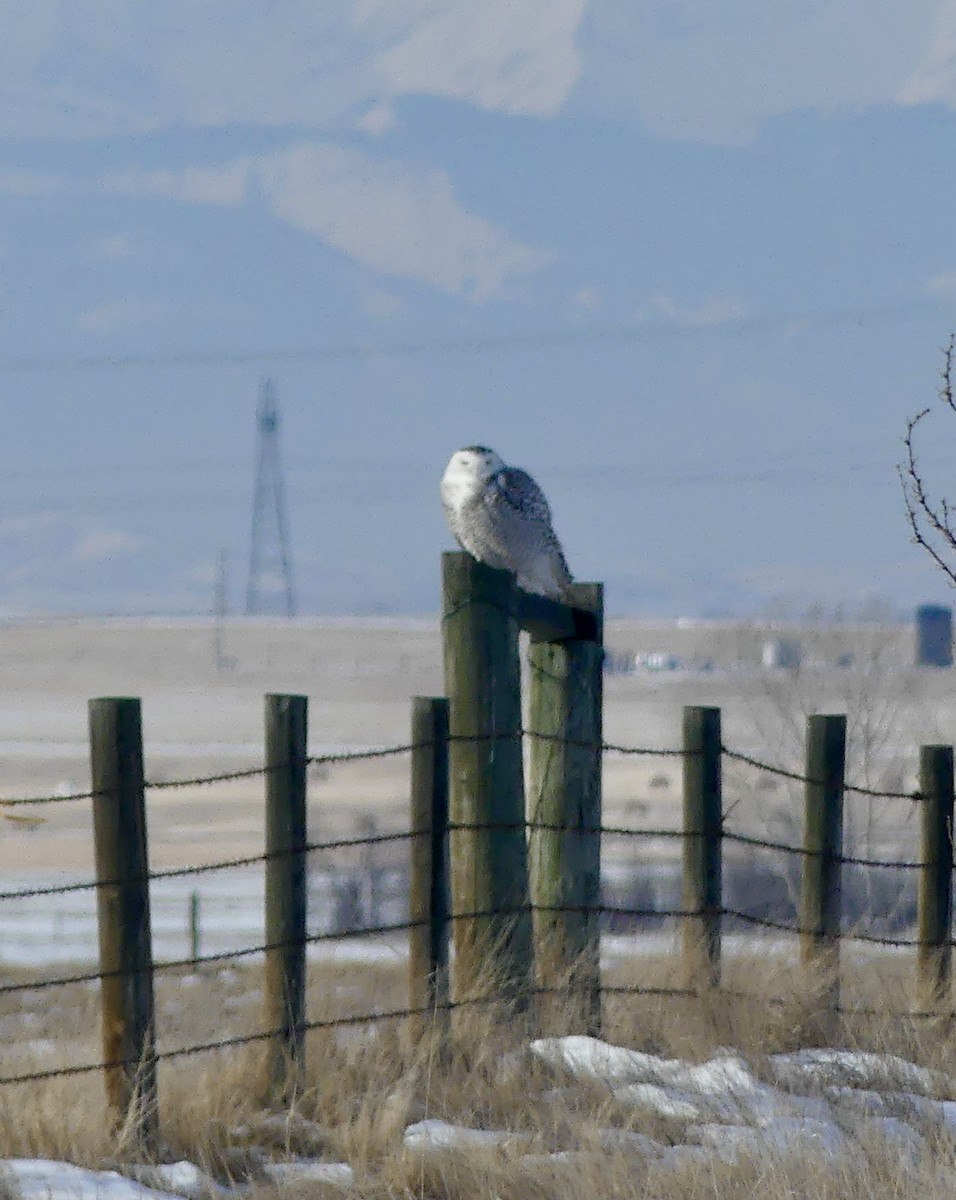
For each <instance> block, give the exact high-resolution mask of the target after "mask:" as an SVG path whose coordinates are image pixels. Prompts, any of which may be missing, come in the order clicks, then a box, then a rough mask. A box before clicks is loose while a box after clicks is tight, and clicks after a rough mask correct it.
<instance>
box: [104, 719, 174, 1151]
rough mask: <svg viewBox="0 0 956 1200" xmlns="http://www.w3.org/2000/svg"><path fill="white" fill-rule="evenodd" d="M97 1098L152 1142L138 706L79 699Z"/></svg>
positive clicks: (155, 1123) (153, 1146) (155, 1126)
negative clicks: (99, 1064)
mask: <svg viewBox="0 0 956 1200" xmlns="http://www.w3.org/2000/svg"><path fill="white" fill-rule="evenodd" d="M89 724H90V769H91V779H92V790H93V792H94V793H95V795H94V797H93V836H94V839H95V843H96V879H97V884H98V888H97V917H98V924H99V943H100V971H101V972H102V975H103V978H102V980H101V981H100V987H101V996H102V1026H103V1058H104V1061H105V1062H106V1063H112V1064H116V1065H114V1066H108V1067H107V1069H106V1099H107V1103H108V1105H109V1107H110V1108H111V1109H112V1111H113V1113H114V1116H115V1119H116V1121H117V1123H118V1124H123V1123H125V1124H126V1127H127V1128H128V1129H129V1131H130V1132H131V1133H132V1134H133V1136H134V1137H135V1138H136V1140H137V1141H138V1142H139V1143H140V1144H141V1146H143V1147H144V1148H145V1149H146V1150H148V1151H152V1152H155V1151H156V1150H157V1149H158V1146H159V1108H158V1102H157V1089H156V1057H155V1056H156V1025H155V1015H154V1010H153V953H152V939H151V933H150V921H149V862H148V851H147V841H146V795H145V785H144V782H143V729H142V717H141V713H140V702H139V700H138V699H134V698H132V697H123V698H112V697H104V698H101V699H97V700H91V701H90V702H89Z"/></svg>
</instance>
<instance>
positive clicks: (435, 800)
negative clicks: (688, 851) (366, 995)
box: [408, 696, 449, 1037]
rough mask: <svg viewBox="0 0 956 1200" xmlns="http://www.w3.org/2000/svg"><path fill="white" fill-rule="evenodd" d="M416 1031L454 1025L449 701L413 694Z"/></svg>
mask: <svg viewBox="0 0 956 1200" xmlns="http://www.w3.org/2000/svg"><path fill="white" fill-rule="evenodd" d="M411 810H412V811H411V818H412V820H411V832H412V837H411V843H410V859H411V871H410V880H411V887H410V905H409V908H410V912H409V921H410V923H411V929H410V930H409V948H408V972H409V974H408V1007H409V1008H411V1009H413V1010H424V1011H423V1012H422V1014H421V1015H417V1016H412V1017H411V1018H410V1026H409V1029H410V1033H411V1035H412V1036H413V1037H420V1036H421V1034H422V1033H424V1031H425V1030H427V1029H429V1028H435V1029H444V1028H445V1027H446V1026H447V1024H448V1015H449V1010H448V996H449V991H448V933H449V930H448V701H447V700H446V699H444V698H443V697H442V698H438V697H432V696H413V697H412V778H411Z"/></svg>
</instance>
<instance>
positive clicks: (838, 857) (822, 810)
mask: <svg viewBox="0 0 956 1200" xmlns="http://www.w3.org/2000/svg"><path fill="white" fill-rule="evenodd" d="M845 769H846V717H845V716H843V715H842V714H837V715H832V714H831V715H820V714H816V715H814V716H811V717H808V718H807V758H806V772H805V774H806V778H807V782H806V784H805V793H804V794H805V817H804V832H803V850H804V854H803V887H802V891H801V910H802V911H801V916H800V959H801V962H802V963H803V965H804V967H807V968H810V969H812V970H814V971H818V972H819V973H820V993H819V999H820V1002H821V1012H820V1032H821V1035H822V1036H824V1037H826V1038H829V1037H830V1036H831V1034H832V1033H833V1031H834V1030H835V1029H836V1017H837V1015H838V1010H839V1006H840V923H841V907H842V906H841V862H842V857H843V775H844V771H845Z"/></svg>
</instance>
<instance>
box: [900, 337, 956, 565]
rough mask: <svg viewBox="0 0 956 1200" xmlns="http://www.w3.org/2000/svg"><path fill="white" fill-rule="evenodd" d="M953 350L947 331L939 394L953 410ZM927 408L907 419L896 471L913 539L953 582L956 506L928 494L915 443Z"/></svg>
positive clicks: (955, 409)
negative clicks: (901, 458) (902, 448)
mask: <svg viewBox="0 0 956 1200" xmlns="http://www.w3.org/2000/svg"><path fill="white" fill-rule="evenodd" d="M954 352H956V334H950V338H949V343H948V344H947V346H946V348H945V350H944V351H943V367H942V370H941V371H940V378H941V380H942V386H941V387H940V390H939V398H940V400H941V401H942V402H943V403H944V404H945V405H946V406H947V407H948V408H949V409H950V410H951V411H952V412H954V413H956V400H954V398H953V355H954ZM929 412H930V410H929V409H928V408H924V409H922V410H921V411H920V412H918V413H916V415H915V416H912V417H910V418H909V419H908V420H907V422H906V435H905V437H904V438H903V445H904V447H905V448H906V456H905V460H904V461H903V462H901V463H898V464H897V467H896V471H897V474H898V475H899V478H900V485H901V486H902V488H903V500H904V502H905V504H906V517H907V520H908V521H909V526H910V533H911V534H912V540H913V542H914V543H915V544H916V545H917V546H920V547H922V549H923V550H925V551H926V553H927V554H928V555H929V556H930V558H931V559H932V560H933V562H935V563H936V565H937V566H938V567H939V569H940V570H941V571H942V572H943V574H944V575H945V576H946V577H947V579H949V581H950V583H952V584H954V585H956V524H954V521H956V510H954V508H953V505H952V504H951V503H950V501H949V500H947V499H946V497H945V496H940V497H939V499H936V498H934V497H933V496H932V495H930V493H929V490H928V489H927V486H926V483H925V481H924V478H923V473H922V471H921V470H920V465H919V459H918V457H917V454H916V448H915V445H914V434H915V432H916V428H917V426H918V425H919V424H920V422H921V421H923V420H925V418H926V417H927V416H928V415H929Z"/></svg>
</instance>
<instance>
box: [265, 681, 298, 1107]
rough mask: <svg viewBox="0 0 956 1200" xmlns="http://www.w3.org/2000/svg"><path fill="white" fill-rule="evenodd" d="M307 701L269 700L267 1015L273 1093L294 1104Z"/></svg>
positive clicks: (266, 880)
mask: <svg viewBox="0 0 956 1200" xmlns="http://www.w3.org/2000/svg"><path fill="white" fill-rule="evenodd" d="M307 722H308V700H307V698H306V697H305V696H281V695H269V696H266V702H265V724H266V746H265V763H266V869H265V884H266V929H265V937H266V944H267V945H269V946H270V947H271V949H269V950H267V951H266V969H265V1014H266V1025H267V1028H268V1029H274V1030H277V1031H278V1033H277V1036H276V1037H275V1038H274V1040H273V1041H272V1042H271V1044H270V1049H269V1085H270V1088H271V1090H272V1094H273V1095H274V1096H275V1097H276V1098H277V1099H289V1098H290V1096H291V1095H293V1094H294V1093H295V1091H296V1089H297V1086H298V1084H299V1082H300V1080H301V1077H302V1072H303V1070H304V1067H305V1030H304V1025H305V979H306V977H305V947H306V866H307V864H306V853H305V846H306V843H307V836H306V758H307V754H308V751H307V737H308V733H307Z"/></svg>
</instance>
